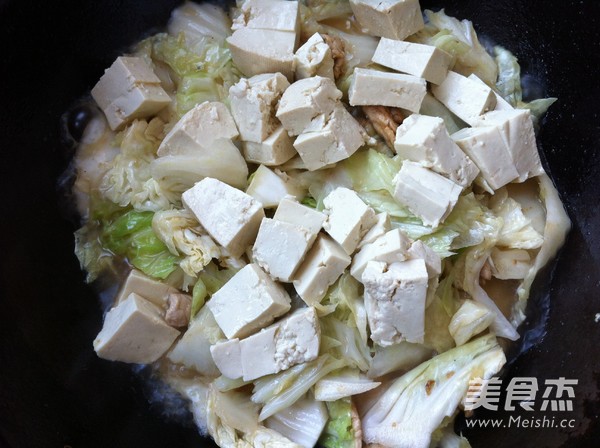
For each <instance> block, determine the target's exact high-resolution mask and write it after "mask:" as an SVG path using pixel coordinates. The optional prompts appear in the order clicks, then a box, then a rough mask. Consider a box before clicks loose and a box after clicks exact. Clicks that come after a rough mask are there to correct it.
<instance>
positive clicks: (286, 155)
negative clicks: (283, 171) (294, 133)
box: [242, 126, 298, 166]
mask: <svg viewBox="0 0 600 448" xmlns="http://www.w3.org/2000/svg"><path fill="white" fill-rule="evenodd" d="M242 146H243V148H244V158H245V159H246V160H247V161H248V162H252V163H258V164H262V165H266V166H278V165H281V164H283V163H285V162H287V161H288V160H290V159H291V158H292V157H294V156H295V155H297V154H298V153H297V152H296V150H295V149H294V144H293V141H292V139H291V138H290V136H289V135H288V133H287V131H286V130H285V129H284V128H283V126H279V127H278V128H277V129H275V130H274V131H273V133H272V134H271V135H270V136H269V137H267V139H266V140H265V141H263V142H262V143H255V142H246V141H244V142H242Z"/></svg>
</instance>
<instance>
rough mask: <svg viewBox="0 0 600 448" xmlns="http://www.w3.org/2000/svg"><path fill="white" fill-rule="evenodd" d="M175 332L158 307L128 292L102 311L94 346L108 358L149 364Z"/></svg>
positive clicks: (157, 356) (160, 353) (177, 332)
mask: <svg viewBox="0 0 600 448" xmlns="http://www.w3.org/2000/svg"><path fill="white" fill-rule="evenodd" d="M177 336H179V331H177V330H176V329H175V328H173V327H170V326H169V325H167V323H166V322H165V320H164V318H163V316H162V311H161V309H160V308H158V307H157V306H156V305H153V304H152V303H150V302H149V301H147V300H146V299H144V298H143V297H141V296H138V295H137V294H135V293H131V294H130V295H129V297H128V298H127V299H125V300H124V301H123V302H121V303H119V304H118V305H117V306H116V307H114V308H112V309H111V310H110V311H109V312H108V313H107V314H106V317H105V318H104V325H103V327H102V330H101V331H100V333H98V336H96V339H95V340H94V350H95V351H96V353H97V354H98V356H99V357H100V358H103V359H108V360H110V361H122V362H129V363H136V364H149V363H152V362H154V361H156V360H157V359H158V358H160V357H161V356H162V355H164V354H165V352H166V351H167V350H168V349H169V347H171V345H173V342H175V339H177Z"/></svg>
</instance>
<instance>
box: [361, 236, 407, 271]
mask: <svg viewBox="0 0 600 448" xmlns="http://www.w3.org/2000/svg"><path fill="white" fill-rule="evenodd" d="M410 245H411V240H410V239H409V238H408V237H407V236H406V235H405V234H404V233H403V232H402V231H401V230H400V229H394V230H390V231H389V232H387V233H386V234H385V235H383V236H381V237H380V238H378V239H377V240H375V241H374V242H373V243H370V244H366V245H365V246H364V247H363V248H362V249H361V250H360V252H358V253H357V254H356V255H355V256H354V259H353V260H352V267H351V268H350V274H351V275H352V277H354V278H355V279H356V280H358V281H361V280H362V275H363V272H364V270H365V268H366V267H367V263H369V261H373V260H375V261H383V262H385V263H394V262H396V261H404V260H406V259H407V258H408V257H407V255H408V254H407V251H408V249H409V248H410Z"/></svg>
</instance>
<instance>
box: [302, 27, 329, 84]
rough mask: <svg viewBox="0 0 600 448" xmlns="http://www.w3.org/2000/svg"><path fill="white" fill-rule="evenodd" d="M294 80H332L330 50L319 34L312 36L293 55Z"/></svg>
mask: <svg viewBox="0 0 600 448" xmlns="http://www.w3.org/2000/svg"><path fill="white" fill-rule="evenodd" d="M294 71H295V75H296V79H297V80H298V79H304V78H310V77H311V76H323V77H325V78H331V79H334V78H333V56H332V54H331V48H329V45H327V44H326V43H325V41H324V40H323V37H322V36H321V35H320V34H319V33H315V34H313V35H312V36H311V37H310V38H309V39H308V40H307V41H306V42H305V43H304V45H302V46H301V47H300V48H298V50H296V54H295V55H294Z"/></svg>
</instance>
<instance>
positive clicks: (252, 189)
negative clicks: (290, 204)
mask: <svg viewBox="0 0 600 448" xmlns="http://www.w3.org/2000/svg"><path fill="white" fill-rule="evenodd" d="M304 192H305V190H304V189H303V188H302V187H300V186H298V185H297V184H296V183H294V181H292V180H291V179H289V177H288V175H287V174H285V173H283V172H281V171H279V170H276V171H273V170H270V169H269V168H267V167H266V166H264V165H260V166H259V167H258V169H257V170H256V171H255V173H254V176H253V177H252V181H250V185H248V189H247V190H246V193H247V194H249V195H250V196H252V197H253V198H254V199H256V200H257V201H259V202H260V203H261V204H262V205H263V207H265V208H275V207H277V205H278V204H279V202H280V201H281V200H282V199H283V198H284V197H286V196H291V197H294V198H300V197H302V196H303V195H304Z"/></svg>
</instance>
